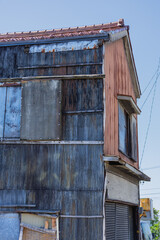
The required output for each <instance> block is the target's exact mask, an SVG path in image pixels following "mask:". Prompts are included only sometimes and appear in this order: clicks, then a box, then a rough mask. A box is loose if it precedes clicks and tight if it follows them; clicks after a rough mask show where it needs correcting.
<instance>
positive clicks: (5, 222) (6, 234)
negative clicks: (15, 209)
mask: <svg viewBox="0 0 160 240" xmlns="http://www.w3.org/2000/svg"><path fill="white" fill-rule="evenodd" d="M19 230H20V219H19V214H16V213H6V214H0V239H3V240H17V239H18V238H19Z"/></svg>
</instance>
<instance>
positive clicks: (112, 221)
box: [105, 202, 116, 240]
mask: <svg viewBox="0 0 160 240" xmlns="http://www.w3.org/2000/svg"><path fill="white" fill-rule="evenodd" d="M105 214H106V240H115V225H116V204H115V203H109V202H106V203H105Z"/></svg>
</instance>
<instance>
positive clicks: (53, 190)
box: [0, 20, 149, 240]
mask: <svg viewBox="0 0 160 240" xmlns="http://www.w3.org/2000/svg"><path fill="white" fill-rule="evenodd" d="M128 31H129V27H128V26H125V25H124V22H123V20H119V21H118V22H115V23H110V24H104V25H97V26H87V27H80V28H69V29H60V30H58V29H57V30H51V31H42V32H40V31H37V32H27V33H14V34H3V35H0V104H1V108H0V139H1V141H0V166H1V170H0V211H1V212H0V239H3V240H8V239H9V240H17V239H23V240H24V239H33V240H35V239H44V237H45V239H60V240H82V239H84V240H102V239H103V240H104V239H107V240H112V239H114V240H118V239H119V240H128V239H129V240H132V239H136V240H137V239H138V229H139V216H138V206H139V181H140V180H142V179H143V180H149V178H148V177H147V176H146V175H144V174H143V173H142V172H140V171H139V169H138V168H139V164H138V134H137V114H139V113H140V110H139V108H138V106H137V98H139V97H140V87H139V82H138V77H137V73H136V68H135V63H134V58H133V53H132V47H131V43H130V38H129V32H128Z"/></svg>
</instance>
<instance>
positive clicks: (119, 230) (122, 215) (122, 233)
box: [105, 202, 129, 240]
mask: <svg viewBox="0 0 160 240" xmlns="http://www.w3.org/2000/svg"><path fill="white" fill-rule="evenodd" d="M105 215H106V240H128V239H129V206H128V205H123V204H118V203H111V202H106V203H105Z"/></svg>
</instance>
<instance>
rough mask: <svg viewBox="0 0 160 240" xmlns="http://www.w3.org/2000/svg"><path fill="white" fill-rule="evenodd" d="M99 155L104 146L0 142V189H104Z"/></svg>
mask: <svg viewBox="0 0 160 240" xmlns="http://www.w3.org/2000/svg"><path fill="white" fill-rule="evenodd" d="M101 155H103V145H23V144H18V145H0V165H1V166H3V171H0V188H1V189H4V190H5V189H6V190H7V189H30V190H33V189H55V190H60V189H63V190H66V191H67V190H69V189H72V190H96V191H97V190H98V191H99V190H101V191H103V181H104V174H103V163H102V161H101V159H100V156H101ZM11 159H12V161H11ZM40 170H41V171H40ZM8 173H9V174H8ZM19 179H21V181H19ZM4 194H7V193H4ZM19 194H20V193H19ZM6 196H8V199H10V197H11V195H6ZM12 196H14V194H12ZM21 197H22V196H21ZM12 200H13V199H12ZM17 201H19V200H18V199H17ZM45 204H46V203H45Z"/></svg>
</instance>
